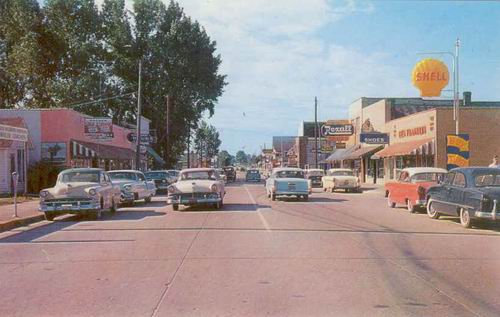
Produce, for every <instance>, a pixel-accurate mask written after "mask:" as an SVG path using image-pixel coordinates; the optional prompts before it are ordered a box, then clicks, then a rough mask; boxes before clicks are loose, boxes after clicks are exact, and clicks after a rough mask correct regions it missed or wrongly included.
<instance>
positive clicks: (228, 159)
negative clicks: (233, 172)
mask: <svg viewBox="0 0 500 317" xmlns="http://www.w3.org/2000/svg"><path fill="white" fill-rule="evenodd" d="M217 157H218V158H219V162H220V164H221V166H222V167H224V166H230V165H233V164H234V156H232V155H231V154H229V152H228V151H226V150H222V151H220V152H219V154H218V155H217Z"/></svg>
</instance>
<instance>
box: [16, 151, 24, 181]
mask: <svg viewBox="0 0 500 317" xmlns="http://www.w3.org/2000/svg"><path fill="white" fill-rule="evenodd" d="M17 174H18V175H19V180H20V181H22V182H24V150H17Z"/></svg>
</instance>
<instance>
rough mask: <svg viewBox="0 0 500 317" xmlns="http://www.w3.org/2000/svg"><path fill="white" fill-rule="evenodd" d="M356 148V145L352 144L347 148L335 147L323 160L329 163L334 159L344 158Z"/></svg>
mask: <svg viewBox="0 0 500 317" xmlns="http://www.w3.org/2000/svg"><path fill="white" fill-rule="evenodd" d="M355 149H356V146H355V145H353V146H351V147H349V148H347V149H337V150H335V152H333V154H332V155H330V156H329V157H327V158H326V159H325V162H326V163H331V162H335V161H343V160H345V159H346V157H348V156H349V155H350V154H351V153H352V152H353V151H354V150H355Z"/></svg>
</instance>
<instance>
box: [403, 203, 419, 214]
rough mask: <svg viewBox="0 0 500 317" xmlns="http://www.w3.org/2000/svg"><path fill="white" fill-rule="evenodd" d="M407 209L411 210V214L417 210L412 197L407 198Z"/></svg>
mask: <svg viewBox="0 0 500 317" xmlns="http://www.w3.org/2000/svg"><path fill="white" fill-rule="evenodd" d="M406 209H407V210H408V211H409V212H410V214H414V213H415V211H417V208H416V207H415V205H413V203H412V201H411V199H407V200H406Z"/></svg>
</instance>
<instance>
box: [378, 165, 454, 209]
mask: <svg viewBox="0 0 500 317" xmlns="http://www.w3.org/2000/svg"><path fill="white" fill-rule="evenodd" d="M447 173H448V171H447V170H445V169H443V168H437V167H410V168H405V169H403V170H402V171H401V174H399V178H398V180H396V181H393V182H387V183H386V184H385V197H387V204H388V205H389V207H391V208H394V207H396V205H397V204H403V205H405V206H406V208H407V210H408V211H409V212H411V213H413V212H415V211H416V210H417V209H418V208H420V207H425V206H426V203H427V202H426V199H425V197H426V195H427V190H428V189H429V187H431V186H433V185H436V184H437V183H438V182H439V181H440V180H442V179H443V178H444V176H445V175H446V174H447Z"/></svg>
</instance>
